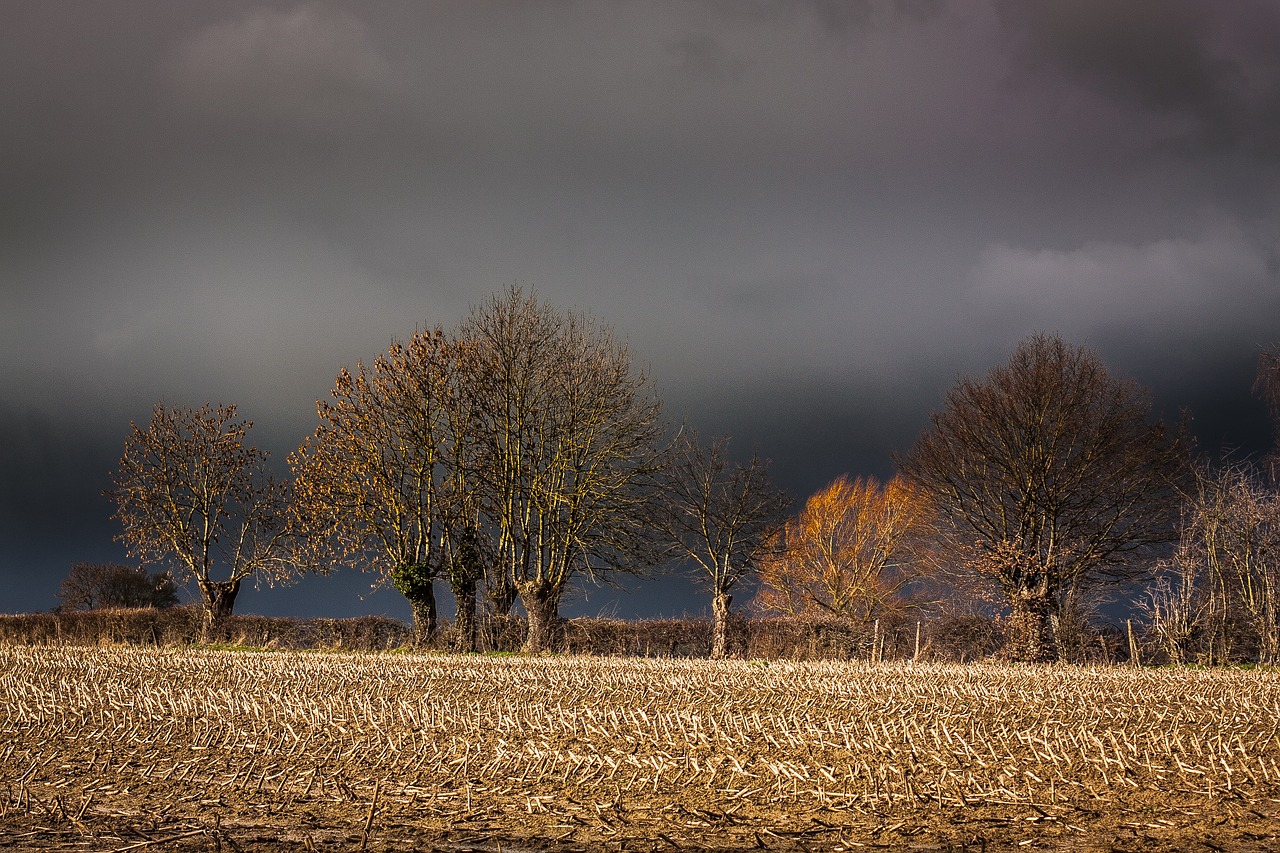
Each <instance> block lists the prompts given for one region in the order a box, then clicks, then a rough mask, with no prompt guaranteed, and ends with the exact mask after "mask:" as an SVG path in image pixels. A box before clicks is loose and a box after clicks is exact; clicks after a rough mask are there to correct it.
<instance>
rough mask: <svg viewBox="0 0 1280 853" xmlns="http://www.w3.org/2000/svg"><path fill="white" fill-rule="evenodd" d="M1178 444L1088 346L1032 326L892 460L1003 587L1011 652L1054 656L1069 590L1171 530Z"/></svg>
mask: <svg viewBox="0 0 1280 853" xmlns="http://www.w3.org/2000/svg"><path fill="white" fill-rule="evenodd" d="M1187 445H1188V442H1187V441H1186V439H1185V438H1184V437H1183V433H1181V432H1177V431H1171V430H1170V429H1167V428H1166V427H1165V426H1164V425H1163V424H1161V423H1158V422H1153V421H1152V419H1151V402H1150V400H1149V397H1148V395H1147V394H1146V393H1145V392H1143V391H1142V390H1141V389H1140V388H1139V387H1138V386H1137V385H1135V384H1134V383H1132V382H1130V381H1126V380H1120V379H1116V378H1114V377H1112V376H1111V375H1110V374H1109V373H1108V372H1107V369H1106V367H1105V366H1104V365H1103V364H1102V361H1101V360H1100V359H1099V358H1098V356H1097V355H1095V354H1094V353H1092V352H1090V351H1088V350H1085V349H1081V348H1077V347H1072V346H1068V345H1067V344H1066V343H1064V342H1063V340H1062V339H1061V338H1059V337H1057V336H1048V335H1036V336H1034V337H1032V338H1029V339H1028V340H1026V341H1024V342H1023V343H1022V344H1020V345H1019V346H1018V348H1017V349H1016V350H1015V351H1014V353H1013V355H1012V357H1011V358H1010V359H1009V362H1008V363H1007V364H1005V365H1003V366H1000V367H997V368H995V369H994V370H992V371H991V372H990V373H989V374H988V375H987V376H986V377H985V378H984V379H981V380H975V379H964V380H962V381H961V382H960V383H959V384H958V385H956V387H955V388H953V389H952V390H951V391H950V392H949V393H948V394H947V396H946V399H945V401H944V403H943V408H942V410H941V411H939V412H937V413H935V414H934V415H933V416H932V422H931V426H930V428H929V429H928V430H926V431H925V432H924V434H923V435H921V436H920V438H919V440H918V441H917V442H916V444H915V447H914V448H913V449H912V450H911V452H910V454H908V455H907V457H906V458H905V459H901V460H899V461H900V465H901V469H902V472H903V474H904V476H906V477H907V478H908V479H909V480H910V481H911V482H913V483H915V484H917V485H918V486H920V487H921V488H922V489H924V490H925V491H926V492H927V493H928V494H929V495H931V496H932V498H933V501H934V503H935V505H936V506H937V507H938V509H939V511H940V512H941V514H942V518H943V520H944V521H945V522H947V523H948V524H949V525H950V526H952V527H953V529H954V531H955V534H956V535H955V536H954V541H957V542H964V543H966V545H967V547H968V554H967V558H968V560H967V562H968V565H969V566H970V568H971V569H972V570H973V571H975V572H978V573H980V574H984V575H987V576H989V577H991V578H994V579H995V580H996V581H998V583H999V584H1000V586H1001V588H1002V589H1003V592H1004V594H1005V596H1006V598H1007V601H1008V605H1009V607H1010V609H1011V611H1012V612H1011V616H1010V626H1011V634H1012V642H1011V653H1012V655H1013V656H1015V657H1017V658H1021V659H1026V660H1051V659H1054V658H1056V657H1057V643H1056V640H1055V638H1054V635H1053V630H1052V624H1053V621H1054V617H1055V616H1056V613H1057V610H1058V608H1059V607H1060V605H1061V603H1062V601H1063V598H1064V596H1065V595H1066V594H1067V593H1069V592H1071V591H1072V590H1073V589H1079V588H1082V587H1094V586H1097V585H1099V584H1105V583H1107V582H1109V581H1117V580H1122V579H1125V578H1129V577H1132V576H1133V575H1134V574H1135V572H1137V571H1140V570H1141V569H1142V568H1143V567H1144V566H1145V565H1146V563H1147V561H1148V559H1149V554H1150V552H1151V550H1152V549H1153V548H1154V547H1156V546H1161V545H1166V544H1167V543H1169V542H1171V541H1172V540H1173V538H1174V537H1175V527H1176V521H1177V509H1178V506H1179V494H1178V489H1177V485H1178V483H1179V481H1180V478H1182V477H1183V475H1184V472H1185V471H1186V470H1187V469H1186V460H1187V458H1188V446H1187ZM970 543H971V544H970Z"/></svg>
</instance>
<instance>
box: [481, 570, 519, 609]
mask: <svg viewBox="0 0 1280 853" xmlns="http://www.w3.org/2000/svg"><path fill="white" fill-rule="evenodd" d="M485 597H486V598H488V599H489V607H490V608H491V609H492V611H493V615H495V616H506V615H508V614H509V613H511V608H512V606H513V605H514V604H515V603H516V588H515V585H514V584H513V583H511V579H510V578H509V577H507V576H506V575H505V574H502V575H499V576H498V577H492V578H486V580H485Z"/></svg>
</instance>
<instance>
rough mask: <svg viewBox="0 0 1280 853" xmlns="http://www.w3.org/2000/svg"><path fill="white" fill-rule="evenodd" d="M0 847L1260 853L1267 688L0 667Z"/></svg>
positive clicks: (286, 655)
mask: <svg viewBox="0 0 1280 853" xmlns="http://www.w3.org/2000/svg"><path fill="white" fill-rule="evenodd" d="M0 773H2V774H3V777H2V779H0V846H9V847H18V848H27V847H39V848H58V847H62V848H65V849H76V850H142V849H146V848H148V847H151V846H155V847H157V848H163V849H181V850H197V849H202V850H266V849H274V848H275V847H277V846H280V845H282V844H288V845H290V846H293V847H299V848H301V849H313V848H314V849H323V848H335V849H338V848H340V849H367V850H408V849H416V850H431V849H439V850H472V849H475V850H497V849H499V848H501V849H504V850H507V849H515V848H524V849H548V848H552V849H623V850H663V849H677V848H682V847H684V848H689V847H692V848H701V849H741V848H757V849H764V848H767V849H824V850H825V849H829V850H835V849H858V848H863V847H881V848H884V847H891V848H895V849H897V848H902V847H908V846H910V847H913V848H917V849H947V848H951V849H964V848H968V849H975V850H976V849H983V848H985V849H1000V848H1003V847H1011V848H1013V847H1024V848H1033V849H1034V848H1050V849H1075V848H1080V847H1085V848H1089V847H1097V848H1100V849H1109V848H1112V847H1117V848H1120V849H1133V850H1137V849H1152V848H1161V847H1164V848H1178V849H1221V848H1227V849H1250V848H1252V849H1259V850H1260V849H1266V848H1268V847H1273V846H1274V845H1276V844H1277V843H1280V823H1278V822H1277V821H1278V819H1280V809H1278V806H1277V803H1278V802H1280V799H1278V798H1280V677H1278V676H1277V675H1276V674H1274V673H1273V672H1270V671H1238V670H1229V671H1227V670H1224V671H1206V670H1199V671H1187V670H1134V669H1118V668H1114V669H1096V670H1087V669H1075V668H1066V667H1012V666H996V665H974V666H958V665H910V664H895V665H890V664H885V665H871V664H863V663H794V664H790V663H776V662H775V663H770V664H767V665H765V664H759V663H754V662H747V661H730V662H709V661H705V660H635V659H609V658H564V657H538V658H522V657H478V656H445V655H408V654H316V653H306V652H239V651H209V650H193V649H163V648H162V649H137V648H128V647H99V648H75V647H36V648H31V647H0Z"/></svg>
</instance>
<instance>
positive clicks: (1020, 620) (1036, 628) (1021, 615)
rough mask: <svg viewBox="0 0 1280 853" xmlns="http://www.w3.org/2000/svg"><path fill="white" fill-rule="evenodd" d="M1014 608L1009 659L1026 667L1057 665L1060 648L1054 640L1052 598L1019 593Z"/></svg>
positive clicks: (1010, 618)
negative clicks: (1040, 664)
mask: <svg viewBox="0 0 1280 853" xmlns="http://www.w3.org/2000/svg"><path fill="white" fill-rule="evenodd" d="M1011 604H1012V607H1013V612H1012V613H1011V614H1010V615H1009V643H1008V646H1007V651H1006V655H1007V656H1008V658H1009V659H1010V660H1015V661H1023V662H1026V663H1052V662H1054V661H1056V660H1057V659H1058V644H1057V642H1056V641H1055V639H1054V636H1053V625H1052V620H1051V618H1050V617H1051V616H1052V613H1053V608H1052V605H1051V603H1050V601H1049V597H1048V596H1047V595H1044V594H1040V593H1038V592H1035V591H1026V592H1022V591H1019V592H1017V593H1015V594H1014V595H1013V596H1012V601H1011Z"/></svg>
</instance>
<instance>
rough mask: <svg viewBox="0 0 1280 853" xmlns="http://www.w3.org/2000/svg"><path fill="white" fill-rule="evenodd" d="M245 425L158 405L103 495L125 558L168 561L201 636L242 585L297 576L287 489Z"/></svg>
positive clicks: (228, 409) (216, 413) (220, 409)
mask: <svg viewBox="0 0 1280 853" xmlns="http://www.w3.org/2000/svg"><path fill="white" fill-rule="evenodd" d="M252 426H253V424H252V422H250V421H246V420H237V418H236V407H235V406H223V405H218V406H211V405H205V406H203V407H201V408H199V409H189V408H182V407H170V406H166V405H164V404H163V403H160V404H157V405H156V406H155V408H154V410H153V411H152V413H151V422H150V423H149V424H148V426H147V428H146V429H145V430H143V429H140V428H139V427H138V426H137V425H136V424H130V428H131V432H130V435H129V437H128V439H127V440H126V441H125V448H124V454H123V455H122V456H121V457H120V467H119V469H118V470H117V472H116V475H115V483H114V487H113V488H112V489H109V490H108V491H107V494H108V495H109V496H111V497H112V498H114V499H115V502H116V514H115V517H116V518H117V519H119V520H120V522H121V524H122V525H123V527H124V533H123V534H122V535H121V536H120V541H122V542H123V543H124V544H125V545H126V547H127V548H128V550H129V554H130V556H133V557H135V558H137V559H139V560H142V561H144V562H164V563H168V564H169V565H170V566H171V567H172V569H173V571H174V575H175V577H176V578H178V579H179V580H180V581H183V582H194V583H195V584H196V585H197V586H198V587H199V589H200V594H201V598H202V601H203V605H204V616H205V619H204V634H205V637H206V638H210V637H212V636H214V635H215V634H216V632H217V630H218V625H219V623H220V622H221V620H223V619H224V618H225V617H227V616H229V615H231V612H232V609H233V608H234V606H235V601H236V596H237V594H238V593H239V592H240V585H241V583H242V582H243V581H244V580H245V579H246V578H249V577H257V578H260V579H262V580H265V581H266V582H268V583H272V582H275V581H280V580H284V579H287V578H288V577H290V576H291V575H292V574H293V573H294V572H295V568H296V567H295V565H294V563H293V562H292V561H291V551H292V549H291V548H290V547H288V543H287V531H286V525H285V523H284V521H285V507H286V502H287V499H286V493H285V485H284V484H282V483H280V482H278V481H277V480H275V479H274V478H272V477H271V476H270V475H269V474H268V473H267V471H266V468H265V462H266V459H267V454H266V452H264V451H261V450H258V449H257V448H255V447H253V446H251V445H248V444H246V443H245V439H246V436H247V434H248V432H249V430H250V428H251V427H252Z"/></svg>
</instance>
